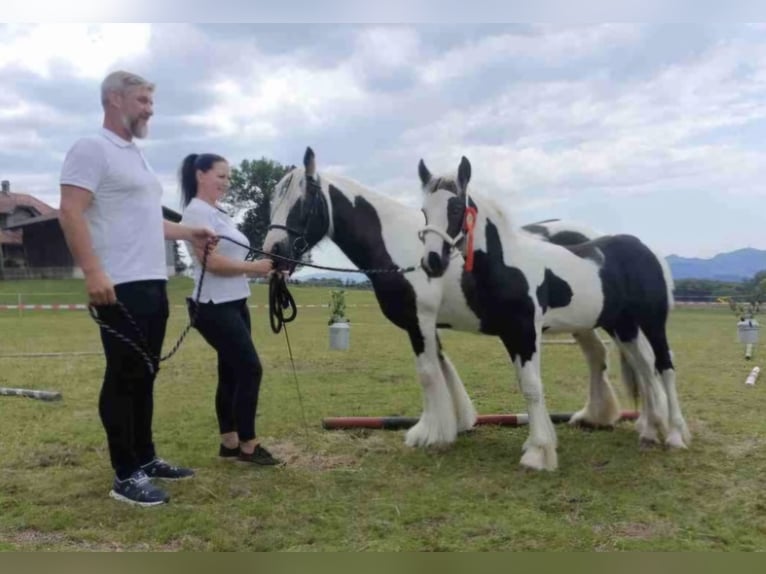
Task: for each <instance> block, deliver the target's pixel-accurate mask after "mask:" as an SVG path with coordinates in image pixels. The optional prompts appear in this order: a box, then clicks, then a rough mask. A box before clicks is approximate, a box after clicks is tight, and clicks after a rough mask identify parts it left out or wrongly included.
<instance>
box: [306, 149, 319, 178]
mask: <svg viewBox="0 0 766 574" xmlns="http://www.w3.org/2000/svg"><path fill="white" fill-rule="evenodd" d="M303 167H304V168H306V175H310V176H313V175H314V174H315V173H316V171H317V164H316V157H315V156H314V150H313V149H311V148H310V147H307V148H306V153H304V154H303Z"/></svg>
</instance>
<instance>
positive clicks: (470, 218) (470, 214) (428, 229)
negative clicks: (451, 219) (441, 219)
mask: <svg viewBox="0 0 766 574" xmlns="http://www.w3.org/2000/svg"><path fill="white" fill-rule="evenodd" d="M476 214H477V210H476V208H475V207H473V206H472V205H471V201H470V197H469V196H468V193H466V194H465V207H464V208H463V223H462V224H461V225H460V232H459V233H458V234H457V235H455V237H452V236H451V235H450V234H449V233H447V232H446V231H444V230H442V229H439V228H438V227H434V226H433V225H426V226H425V227H422V228H421V229H420V230H419V231H418V239H420V241H422V242H424V241H425V238H426V233H435V234H436V235H438V236H439V237H441V238H442V240H443V241H444V242H445V243H446V244H447V245H449V249H450V254H451V257H455V253H454V252H455V250H457V251H458V253H459V254H460V255H462V256H463V258H464V259H465V268H466V271H471V270H472V269H473V229H474V226H475V225H476ZM461 242H462V245H461V246H458V244H459V243H461Z"/></svg>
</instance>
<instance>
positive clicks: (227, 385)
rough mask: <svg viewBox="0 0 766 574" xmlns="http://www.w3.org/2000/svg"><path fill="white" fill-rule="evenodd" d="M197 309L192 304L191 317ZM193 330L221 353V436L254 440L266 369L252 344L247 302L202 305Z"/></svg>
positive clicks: (218, 405)
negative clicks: (237, 436) (256, 414)
mask: <svg viewBox="0 0 766 574" xmlns="http://www.w3.org/2000/svg"><path fill="white" fill-rule="evenodd" d="M194 305H195V304H194V302H192V301H189V312H190V313H193V310H194ZM194 326H195V328H196V329H197V330H198V331H199V332H200V334H201V335H202V336H203V337H204V338H205V341H207V342H208V344H209V345H210V346H211V347H213V349H215V350H216V352H217V353H218V389H217V390H216V394H215V410H216V414H217V415H218V428H219V430H220V432H221V434H225V433H230V432H236V433H237V434H238V435H239V440H240V441H243V442H244V441H247V440H251V439H254V438H255V413H256V410H257V408H258V392H259V390H260V387H261V378H262V377H263V367H261V361H260V360H259V359H258V353H257V352H256V351H255V345H254V344H253V338H252V335H251V331H250V310H249V309H248V308H247V300H246V299H240V300H237V301H229V302H226V303H200V304H199V311H198V313H197V319H196V321H195V323H194Z"/></svg>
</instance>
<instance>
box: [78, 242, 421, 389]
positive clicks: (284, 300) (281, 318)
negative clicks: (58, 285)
mask: <svg viewBox="0 0 766 574" xmlns="http://www.w3.org/2000/svg"><path fill="white" fill-rule="evenodd" d="M219 239H224V240H226V241H229V242H231V243H233V244H234V245H238V246H240V247H242V248H244V249H247V251H248V254H247V257H246V259H248V260H252V256H253V255H254V254H261V255H266V256H268V257H270V258H272V259H279V260H281V261H284V262H286V263H293V264H296V265H298V264H300V265H303V266H305V267H313V268H314V269H321V270H324V271H336V272H340V273H364V274H367V275H370V274H381V273H410V272H412V271H415V270H416V269H417V266H414V265H413V266H410V267H405V268H401V267H393V268H383V269H348V268H344V267H329V266H326V265H316V264H314V263H306V262H304V261H301V260H300V259H293V258H290V257H285V256H284V255H278V254H274V253H267V252H265V251H263V250H261V249H256V248H254V247H250V246H249V245H246V244H244V243H240V242H239V241H236V240H234V239H231V238H230V237H226V236H223V235H221V236H219ZM208 254H209V249H206V250H205V254H204V255H203V258H202V269H201V271H200V278H199V283H198V285H197V293H196V295H195V298H194V301H193V306H192V309H193V310H192V313H191V317H190V319H189V323H188V325H186V328H184V330H183V331H182V333H181V336H180V337H179V338H178V341H176V343H175V345H173V348H172V349H171V350H170V352H168V353H167V354H165V355H161V356H156V355H155V354H154V353H152V352H151V350H150V349H149V343H148V342H147V340H146V338H145V337H144V335H143V333H142V332H141V329H140V328H139V326H138V323H136V321H135V319H134V318H133V316H132V315H131V314H130V312H129V311H128V309H127V308H126V307H125V305H124V304H123V303H122V302H121V301H120V300H117V302H116V304H115V305H116V306H117V308H118V309H120V312H121V313H122V315H123V316H124V317H125V319H127V321H128V323H130V325H131V326H132V328H133V331H134V332H135V335H136V338H137V340H134V339H131V338H130V337H129V336H127V335H126V334H124V333H121V332H119V331H118V330H117V329H115V328H114V327H111V326H110V325H108V324H107V323H106V322H105V321H104V320H103V319H101V318H100V317H99V315H98V307H97V306H95V305H93V304H92V303H89V304H88V311H89V312H90V316H91V317H92V318H93V320H94V321H95V322H96V323H97V324H98V325H99V327H101V329H103V330H104V331H106V332H107V333H109V334H110V335H112V336H113V337H115V338H117V339H118V340H120V341H122V342H123V343H125V344H126V345H128V346H129V347H130V348H131V349H133V350H134V351H136V353H138V354H139V355H140V356H141V358H142V359H143V360H144V363H146V368H147V369H148V370H149V372H150V373H151V374H155V373H156V372H157V371H158V370H159V368H160V363H161V362H163V361H166V360H168V359H169V358H170V357H172V356H173V355H175V354H176V352H177V351H178V349H179V348H180V347H181V343H182V342H183V341H184V339H185V338H186V335H187V334H188V333H189V331H190V330H191V329H192V327H194V324H195V322H196V320H197V314H198V313H199V300H200V294H201V293H202V282H203V281H204V279H205V271H206V270H207V257H208ZM285 311H287V313H285ZM297 315H298V309H297V306H296V304H295V299H294V298H293V295H292V293H290V290H289V289H288V288H287V282H286V281H285V278H284V277H283V276H282V275H281V274H279V273H274V274H272V276H271V280H270V281H269V323H270V325H271V330H272V331H273V332H274V333H279V332H280V331H281V330H282V328H283V327H284V326H285V324H286V323H289V322H291V321H294V320H295V318H296V317H297ZM285 337H287V329H286V328H285ZM287 345H288V349H289V348H290V340H289V338H288V339H287ZM290 358H291V360H292V349H290Z"/></svg>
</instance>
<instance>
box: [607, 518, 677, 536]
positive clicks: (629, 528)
mask: <svg viewBox="0 0 766 574" xmlns="http://www.w3.org/2000/svg"><path fill="white" fill-rule="evenodd" d="M593 530H594V532H596V533H598V534H607V535H608V536H609V538H611V539H614V538H623V539H625V538H627V539H631V540H653V539H655V538H659V537H663V538H665V537H668V536H671V537H672V536H673V535H674V532H675V527H674V526H673V525H672V524H670V523H669V522H666V521H662V520H657V521H655V522H652V523H646V522H615V523H614V524H608V525H599V526H595V527H594V528H593Z"/></svg>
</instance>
